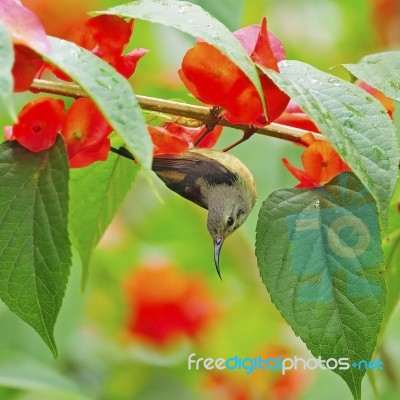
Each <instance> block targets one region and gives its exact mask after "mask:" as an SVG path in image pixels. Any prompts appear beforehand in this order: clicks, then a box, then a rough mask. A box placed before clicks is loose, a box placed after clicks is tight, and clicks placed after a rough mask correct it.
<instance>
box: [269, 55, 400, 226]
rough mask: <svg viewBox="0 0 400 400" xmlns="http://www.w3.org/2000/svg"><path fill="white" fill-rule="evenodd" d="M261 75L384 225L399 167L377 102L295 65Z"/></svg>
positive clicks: (389, 126)
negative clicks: (328, 150) (362, 191)
mask: <svg viewBox="0 0 400 400" xmlns="http://www.w3.org/2000/svg"><path fill="white" fill-rule="evenodd" d="M279 69H280V73H279V74H278V73H276V72H274V71H266V73H268V75H269V76H270V77H271V78H272V79H273V81H274V82H275V83H276V84H277V85H278V86H279V87H280V88H281V89H282V90H283V91H285V92H286V93H287V94H288V95H289V96H290V97H291V98H293V99H294V100H295V101H296V102H297V103H298V104H299V105H300V107H301V108H302V109H303V111H304V112H306V113H307V114H308V115H309V116H310V117H311V119H312V120H313V121H314V122H315V123H316V125H317V126H318V128H319V129H320V131H321V133H323V134H324V135H325V136H326V137H327V138H328V140H329V142H330V143H331V144H332V145H333V147H334V148H335V149H336V150H337V152H338V153H339V154H340V156H341V157H342V158H343V160H344V161H346V163H347V164H348V165H349V166H350V168H351V170H352V171H353V172H354V173H355V174H356V175H357V176H358V178H359V179H360V180H361V182H362V183H363V184H364V185H365V186H366V187H367V189H368V190H369V191H370V192H371V193H372V195H373V196H374V197H375V199H376V201H377V203H378V209H379V211H380V214H381V223H382V226H383V227H386V220H387V210H388V205H389V202H390V198H391V196H392V194H393V191H394V188H395V185H396V181H397V172H398V165H399V150H398V144H397V138H396V130H395V128H394V125H393V123H392V121H391V119H390V118H389V116H388V114H387V112H386V110H385V109H384V108H383V106H382V104H381V103H380V102H379V101H378V100H376V99H375V98H374V97H372V96H371V95H369V94H368V93H366V92H365V91H364V90H362V89H360V88H359V87H357V86H355V85H353V84H351V83H349V82H346V81H344V80H342V79H339V78H336V77H334V76H332V75H330V74H327V73H325V72H322V71H320V70H318V69H316V68H314V67H312V66H310V65H308V64H304V63H302V62H299V61H284V62H281V63H280V64H279Z"/></svg>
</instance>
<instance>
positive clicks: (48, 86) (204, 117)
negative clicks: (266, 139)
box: [31, 79, 326, 143]
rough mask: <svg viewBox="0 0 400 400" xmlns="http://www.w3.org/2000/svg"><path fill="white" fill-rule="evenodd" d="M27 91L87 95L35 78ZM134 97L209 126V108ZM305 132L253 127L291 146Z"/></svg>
mask: <svg viewBox="0 0 400 400" xmlns="http://www.w3.org/2000/svg"><path fill="white" fill-rule="evenodd" d="M31 89H32V90H34V91H39V92H44V93H50V94H57V95H61V96H67V97H72V98H78V97H85V96H87V94H86V93H85V91H84V90H82V89H81V87H80V86H78V85H75V84H71V83H64V82H51V81H45V80H41V79H35V80H34V81H33V83H32V85H31ZM136 98H137V99H138V102H139V104H140V106H141V107H142V108H143V109H144V110H148V111H155V112H159V113H164V114H171V115H176V116H179V117H184V118H190V119H196V120H199V121H201V122H204V123H205V124H208V123H210V115H211V114H210V113H211V112H212V110H213V109H214V108H213V107H205V106H197V105H193V104H186V103H179V102H177V101H171V100H163V99H158V98H154V97H147V96H139V95H137V96H136ZM218 125H222V126H226V127H230V128H235V129H240V130H242V131H243V132H247V131H250V130H252V129H253V130H254V127H253V126H252V125H248V124H232V123H230V122H228V121H227V120H226V119H225V118H223V117H220V118H219V119H218ZM307 132H309V131H306V130H303V129H298V128H293V127H290V126H286V125H281V124H276V123H271V124H269V125H268V126H266V127H264V128H257V129H256V130H255V131H254V133H257V134H258V135H264V136H270V137H275V138H278V139H282V140H287V141H290V142H294V143H301V137H302V136H303V135H304V134H306V133H307ZM310 133H311V134H312V135H313V136H314V137H315V138H316V139H317V140H326V138H325V137H324V136H323V135H321V134H319V133H315V132H310Z"/></svg>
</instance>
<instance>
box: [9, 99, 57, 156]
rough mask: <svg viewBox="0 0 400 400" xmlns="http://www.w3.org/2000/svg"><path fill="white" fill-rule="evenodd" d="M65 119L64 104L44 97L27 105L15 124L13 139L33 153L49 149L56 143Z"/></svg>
mask: <svg viewBox="0 0 400 400" xmlns="http://www.w3.org/2000/svg"><path fill="white" fill-rule="evenodd" d="M63 119H64V102H63V101H62V100H57V99H53V98H51V97H42V98H40V99H36V100H33V101H31V102H30V103H28V104H26V105H25V106H24V107H23V108H22V110H21V112H20V113H19V114H18V121H17V123H16V124H14V126H13V128H12V131H13V137H14V139H15V140H17V141H18V142H19V143H20V144H21V145H22V146H24V147H25V148H27V149H28V150H30V151H33V152H39V151H42V150H46V149H49V148H50V147H52V146H53V145H54V143H55V141H56V138H57V135H58V133H59V132H60V130H61V127H62V124H63Z"/></svg>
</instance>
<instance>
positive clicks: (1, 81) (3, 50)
mask: <svg viewBox="0 0 400 400" xmlns="http://www.w3.org/2000/svg"><path fill="white" fill-rule="evenodd" d="M0 60H1V62H0V100H1V101H2V102H3V103H4V105H5V107H6V110H7V112H8V114H9V115H10V117H11V118H12V119H13V120H16V119H17V117H16V115H15V111H14V108H13V106H12V103H11V96H12V93H13V86H14V80H13V76H12V73H11V71H12V67H13V64H14V51H13V46H12V43H11V38H10V36H9V34H8V32H7V30H6V27H5V26H4V25H3V24H2V23H1V21H0Z"/></svg>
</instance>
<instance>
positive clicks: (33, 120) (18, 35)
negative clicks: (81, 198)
mask: <svg viewBox="0 0 400 400" xmlns="http://www.w3.org/2000/svg"><path fill="white" fill-rule="evenodd" d="M2 1H3V4H2V7H3V10H4V12H3V14H4V15H2V21H4V22H5V25H6V27H7V29H8V30H9V32H10V35H11V37H12V40H13V43H14V50H15V63H14V67H13V76H14V82H15V85H14V86H15V87H14V89H15V91H23V90H27V89H28V88H29V86H30V85H31V83H32V80H33V79H34V77H38V76H40V74H41V73H43V71H44V70H45V69H49V70H51V71H53V72H54V74H55V75H56V76H57V77H58V78H60V79H63V80H67V81H69V80H70V78H69V77H68V76H66V75H65V74H64V73H63V72H62V71H60V70H58V69H57V68H56V67H54V66H52V65H50V64H47V63H43V61H42V59H41V58H40V57H39V56H38V55H37V54H36V52H35V51H34V50H33V49H40V51H41V52H42V53H47V52H49V51H50V44H49V42H48V39H47V37H46V33H45V31H44V29H43V27H42V25H41V23H40V21H39V19H38V18H37V16H36V15H35V14H34V13H33V12H32V11H30V10H29V9H27V8H25V7H23V6H22V5H21V4H20V3H19V2H16V1H15V0H2ZM28 3H29V2H28ZM43 4H44V5H46V7H47V6H48V4H47V3H46V2H44V3H43ZM43 4H42V5H43ZM133 25H134V21H133V20H130V21H126V20H124V19H122V18H119V17H116V16H111V15H100V16H97V17H94V18H90V19H87V20H85V21H80V22H79V24H77V25H76V26H75V28H74V29H71V30H70V33H69V34H68V35H67V38H68V39H69V40H71V41H73V42H75V43H76V44H78V45H79V46H81V47H83V48H85V49H87V50H89V51H91V52H92V53H93V54H95V55H96V56H98V57H100V58H102V59H103V60H104V61H106V62H107V63H109V64H110V65H111V66H112V67H113V68H115V69H116V70H117V71H118V72H119V73H120V74H122V75H123V76H124V77H125V78H127V79H128V78H129V77H130V76H132V74H133V73H134V71H135V68H136V65H137V62H138V61H139V60H140V58H141V57H143V55H145V54H146V53H147V50H146V49H142V48H139V49H135V50H133V51H131V52H129V53H127V54H123V51H124V49H125V47H126V45H127V43H128V42H129V40H130V38H131V35H132V32H133ZM234 35H235V36H236V38H237V39H238V41H239V42H240V44H241V45H242V46H243V48H244V49H245V50H246V52H247V53H248V55H249V56H250V59H251V60H252V61H253V63H254V64H255V66H261V67H264V68H268V69H271V70H274V71H276V72H279V67H278V63H279V61H282V60H284V59H285V51H284V48H283V46H282V43H281V42H280V41H279V39H277V38H276V37H275V36H274V35H273V34H272V33H271V32H269V31H268V30H267V21H266V19H265V18H263V20H262V23H261V24H258V25H257V24H256V25H251V26H247V27H244V28H242V29H239V30H238V31H236V32H234ZM258 71H259V78H260V82H261V86H262V93H263V97H264V99H263V100H264V101H265V105H266V111H267V114H265V113H264V109H263V104H262V100H261V98H260V96H259V93H258V91H257V89H256V87H255V86H254V85H253V83H252V82H251V81H250V79H249V78H248V76H247V75H246V74H245V73H244V72H243V71H242V70H241V69H240V68H238V67H237V66H236V65H235V64H234V62H233V61H231V60H230V59H229V58H228V57H227V56H226V55H224V54H223V53H221V52H220V51H219V50H218V49H217V48H215V47H213V46H212V45H211V44H209V43H206V42H204V41H201V40H198V41H197V43H196V44H195V45H194V46H193V47H192V48H191V49H189V50H188V51H187V53H186V54H185V56H184V58H183V61H182V68H181V69H180V70H179V76H180V77H181V79H182V81H183V83H184V84H185V85H186V87H187V88H188V90H189V91H190V92H191V93H192V94H193V95H194V96H195V97H197V98H198V99H199V100H201V101H203V102H204V103H206V104H208V105H212V106H215V107H219V108H221V109H222V115H223V117H224V118H225V119H226V120H228V121H229V122H231V123H235V124H239V123H240V124H251V125H253V126H257V127H261V126H264V125H266V124H269V123H271V122H272V121H276V122H278V123H280V124H284V125H288V126H292V127H298V128H301V129H304V130H305V131H309V132H318V128H317V126H316V125H315V123H314V122H313V121H312V120H311V119H310V118H309V117H308V116H307V115H306V114H305V113H304V112H303V111H302V110H301V109H300V107H299V106H298V105H297V104H296V103H294V102H293V101H289V100H290V99H289V97H288V96H287V95H286V94H285V93H283V92H282V91H281V90H280V89H279V88H278V87H277V86H276V85H275V84H274V83H273V82H272V80H271V79H270V78H269V77H268V76H267V75H266V74H264V73H263V72H262V71H261V70H260V69H258ZM360 87H362V88H363V89H365V90H366V91H368V92H369V93H371V94H372V95H373V96H375V97H376V98H377V99H379V100H380V101H381V102H382V104H383V105H384V106H385V108H386V109H387V111H388V113H389V115H392V112H393V102H391V101H390V100H389V99H387V98H386V97H385V96H384V95H383V94H382V93H380V92H378V91H377V90H375V89H373V88H371V87H369V86H368V85H366V84H365V83H360ZM208 130H209V128H207V127H206V126H200V127H196V128H193V127H187V126H183V125H181V124H178V123H173V122H168V123H164V124H162V125H161V126H149V127H148V131H149V134H150V136H151V139H152V141H153V146H154V154H155V155H157V154H162V153H180V152H183V151H185V150H188V149H189V148H191V147H192V146H193V144H196V146H197V147H213V146H214V145H215V144H216V142H217V140H218V138H219V137H220V135H221V132H222V127H221V126H218V125H217V126H215V127H214V129H212V130H210V132H208ZM111 131H112V128H111V127H110V125H109V124H108V122H107V121H106V120H105V119H104V118H103V116H102V114H101V112H100V111H99V110H98V109H97V108H96V106H95V104H94V103H93V102H92V101H91V100H89V99H83V98H82V99H78V100H75V101H74V102H73V103H72V105H71V106H70V108H69V109H68V110H67V111H66V112H65V110H64V103H63V101H62V100H55V99H52V98H49V97H44V98H42V99H37V100H33V101H32V102H30V103H28V104H27V105H25V107H23V109H22V110H21V112H20V113H19V115H18V121H17V122H16V123H15V124H14V125H13V126H12V127H6V128H5V139H6V140H16V141H18V142H19V143H20V144H21V145H23V146H24V147H26V148H27V149H29V150H31V151H42V150H45V149H48V148H50V147H51V146H53V145H54V143H55V140H56V137H57V135H58V134H61V135H62V137H63V138H64V141H65V144H66V148H67V152H68V157H69V162H70V165H71V167H84V166H86V165H89V164H91V163H93V162H95V161H100V160H105V159H106V158H107V155H108V152H109V150H110V140H109V138H108V136H109V134H110V133H111ZM204 133H207V134H206V135H204ZM302 144H303V145H304V146H305V147H306V149H305V151H304V153H303V155H302V163H303V167H304V170H301V169H298V168H295V167H294V166H292V165H291V164H290V163H289V162H288V161H287V160H286V159H283V163H284V165H285V166H286V167H287V168H288V169H289V171H290V172H291V173H292V174H293V175H294V176H295V177H296V178H297V179H298V180H299V181H300V183H299V184H298V185H297V187H301V188H310V187H315V186H319V185H321V184H322V183H324V182H327V181H329V180H331V179H332V178H334V177H335V176H336V175H338V174H339V173H341V172H343V171H346V170H348V169H349V168H348V166H347V165H346V164H345V163H344V162H343V161H342V160H341V159H340V157H339V155H338V154H337V153H336V151H335V150H334V149H333V147H332V146H331V145H330V144H329V143H328V142H326V141H316V140H315V139H314V137H313V136H312V135H311V134H306V135H304V136H303V138H302Z"/></svg>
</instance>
